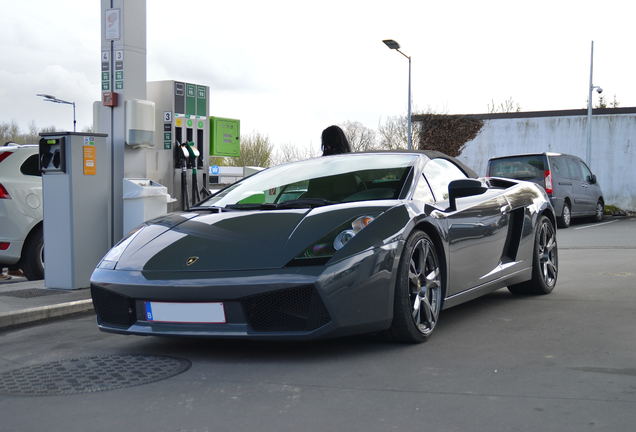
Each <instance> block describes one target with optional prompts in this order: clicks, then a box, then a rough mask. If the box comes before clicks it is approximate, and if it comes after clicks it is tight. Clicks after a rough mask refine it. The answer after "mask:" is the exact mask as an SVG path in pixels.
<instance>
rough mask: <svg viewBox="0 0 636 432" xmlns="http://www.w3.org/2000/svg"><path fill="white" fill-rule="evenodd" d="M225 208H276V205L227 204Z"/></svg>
mask: <svg viewBox="0 0 636 432" xmlns="http://www.w3.org/2000/svg"><path fill="white" fill-rule="evenodd" d="M225 208H226V209H234V210H276V209H277V208H278V207H277V205H276V204H274V203H262V204H258V203H249V204H247V203H246V204H240V203H239V204H228V205H226V206H225Z"/></svg>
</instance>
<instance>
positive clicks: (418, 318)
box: [390, 231, 444, 343]
mask: <svg viewBox="0 0 636 432" xmlns="http://www.w3.org/2000/svg"><path fill="white" fill-rule="evenodd" d="M398 271H399V275H398V280H397V285H396V287H395V301H394V307H393V324H392V325H391V329H390V332H391V335H392V336H393V338H394V339H395V340H398V341H401V342H410V343H419V342H424V341H425V340H426V339H427V338H428V337H429V336H430V335H431V334H432V333H433V330H434V329H435V326H436V324H437V320H438V318H439V313H440V311H441V309H442V300H443V297H442V296H443V293H444V290H443V286H442V284H443V282H442V272H441V268H440V258H439V252H438V251H437V248H436V247H435V244H434V243H433V241H432V240H431V238H430V237H429V236H428V234H426V233H425V232H423V231H415V232H414V233H413V234H411V236H410V237H409V239H408V240H407V241H406V245H405V246H404V251H403V252H402V258H401V260H400V265H399V269H398Z"/></svg>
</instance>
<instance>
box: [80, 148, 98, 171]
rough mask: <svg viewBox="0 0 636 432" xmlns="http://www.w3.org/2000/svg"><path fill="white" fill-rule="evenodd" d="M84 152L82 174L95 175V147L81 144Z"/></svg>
mask: <svg viewBox="0 0 636 432" xmlns="http://www.w3.org/2000/svg"><path fill="white" fill-rule="evenodd" d="M82 150H83V153H84V175H95V174H97V164H96V161H95V153H96V151H95V147H94V146H83V147H82Z"/></svg>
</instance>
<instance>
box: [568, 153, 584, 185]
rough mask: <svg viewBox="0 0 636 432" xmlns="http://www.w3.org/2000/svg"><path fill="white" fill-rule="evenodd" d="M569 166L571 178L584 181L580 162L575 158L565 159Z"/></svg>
mask: <svg viewBox="0 0 636 432" xmlns="http://www.w3.org/2000/svg"><path fill="white" fill-rule="evenodd" d="M565 160H566V162H567V164H568V168H569V169H568V171H569V174H570V175H569V176H568V177H569V178H571V179H572V180H584V177H583V171H581V165H580V163H579V161H577V160H576V159H574V158H571V157H569V158H566V159H565Z"/></svg>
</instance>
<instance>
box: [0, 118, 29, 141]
mask: <svg viewBox="0 0 636 432" xmlns="http://www.w3.org/2000/svg"><path fill="white" fill-rule="evenodd" d="M7 142H14V143H18V144H24V141H23V140H22V137H21V135H20V127H19V126H18V124H17V123H16V122H15V121H13V120H12V121H11V122H2V123H0V144H4V143H7Z"/></svg>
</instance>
